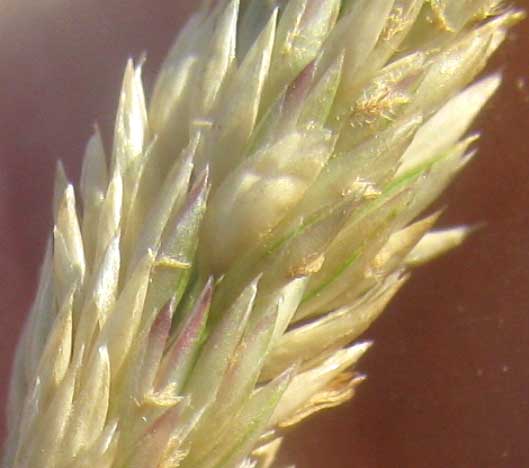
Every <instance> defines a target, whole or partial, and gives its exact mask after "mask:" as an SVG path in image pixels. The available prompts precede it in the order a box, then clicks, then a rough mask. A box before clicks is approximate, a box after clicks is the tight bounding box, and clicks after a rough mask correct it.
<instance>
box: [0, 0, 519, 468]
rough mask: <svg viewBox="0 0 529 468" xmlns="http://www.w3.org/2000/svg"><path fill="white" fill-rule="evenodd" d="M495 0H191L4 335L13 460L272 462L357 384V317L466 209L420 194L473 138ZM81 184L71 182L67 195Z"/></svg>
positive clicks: (449, 242)
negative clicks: (11, 360)
mask: <svg viewBox="0 0 529 468" xmlns="http://www.w3.org/2000/svg"><path fill="white" fill-rule="evenodd" d="M522 16H523V13H522V12H521V11H518V10H516V9H513V8H506V7H502V2H501V1H499V0H471V1H464V2H462V1H459V0H430V1H426V0H356V1H350V0H289V1H279V0H277V1H263V0H219V1H217V2H213V1H207V2H204V4H203V6H202V7H201V8H200V9H199V10H198V11H197V12H196V13H195V14H194V15H193V16H192V18H191V19H190V20H189V22H188V24H187V26H186V27H184V29H183V30H182V32H181V33H180V34H179V36H178V38H177V40H176V42H175V45H174V47H173V48H172V49H171V51H170V53H169V55H168V57H167V60H166V61H165V63H164V64H163V66H162V69H161V71H160V73H159V76H158V79H157V82H156V85H155V87H154V91H153V94H152V96H151V98H150V101H149V103H148V104H147V102H146V99H145V96H144V91H143V86H142V78H141V72H142V63H137V64H134V63H133V62H132V61H129V63H128V64H127V66H126V69H125V74H124V78H123V87H122V91H121V96H120V101H119V107H118V110H117V117H116V124H115V132H114V140H113V147H112V149H111V151H109V152H108V154H107V152H106V150H105V148H104V145H103V142H102V139H101V137H100V134H99V131H98V130H97V129H96V130H95V133H94V136H93V137H92V139H91V140H90V142H89V143H88V145H87V148H86V156H85V159H84V164H83V169H82V175H81V182H80V187H79V190H78V191H77V192H76V190H75V189H74V187H73V186H72V185H71V184H70V183H69V182H68V181H67V178H66V176H65V174H64V171H63V170H62V167H61V166H59V168H58V172H57V182H56V187H55V195H54V203H53V206H54V220H55V226H54V229H53V235H52V237H51V240H50V242H49V245H48V249H47V252H46V256H45V259H44V264H43V267H42V271H41V278H40V286H39V289H38V293H37V296H36V299H35V302H34V305H33V308H32V310H31V313H30V316H29V319H28V321H27V323H26V326H25V329H24V332H23V336H22V337H21V340H20V344H19V347H18V351H17V356H16V361H15V365H14V371H13V376H12V382H11V391H10V399H9V404H8V426H9V438H8V441H7V443H6V451H5V459H4V466H6V467H9V468H35V467H39V468H67V467H68V468H81V467H94V466H97V467H100V468H105V467H107V468H170V467H181V468H220V467H240V468H242V467H246V468H249V467H261V468H265V467H269V466H271V464H272V463H273V461H274V457H275V454H276V453H277V451H278V449H279V446H280V444H281V441H282V438H283V433H284V430H285V428H287V427H290V426H292V425H294V424H296V423H298V422H299V421H301V420H303V419H304V418H306V417H307V416H309V415H310V414H312V413H314V412H316V411H319V410H321V409H323V408H329V407H333V406H336V405H339V404H341V403H342V402H344V401H346V400H348V399H349V398H351V396H352V395H353V394H354V392H355V389H356V387H357V386H358V385H359V384H360V383H361V382H362V380H363V379H364V376H363V375H361V374H360V373H358V372H357V371H356V370H354V369H355V368H356V364H357V362H358V361H359V359H360V358H361V357H362V355H363V354H364V353H365V352H366V351H367V349H368V348H369V346H370V343H368V342H361V343H356V344H355V340H357V339H358V337H359V336H360V335H361V334H362V333H363V332H364V331H365V330H366V329H367V328H368V327H369V325H370V324H371V323H372V322H373V321H374V320H375V319H376V318H377V317H378V316H379V314H380V313H381V312H382V311H383V309H384V308H385V306H386V304H387V303H388V302H389V301H390V300H391V298H392V297H393V296H394V295H395V294H396V293H397V291H398V290H399V289H400V288H401V287H402V285H403V284H404V283H405V281H406V279H407V278H408V276H409V272H410V271H411V269H413V268H414V267H416V266H418V265H421V264H422V263H424V262H427V261H429V260H430V259H432V258H434V257H436V256H437V255H440V254H442V253H444V252H445V251H447V250H449V249H451V248H453V247H455V246H457V245H458V244H460V243H461V242H462V241H463V240H464V238H465V237H466V236H467V235H468V232H469V229H468V228H466V227H455V228H449V229H444V230H440V231H436V230H433V226H434V224H435V222H436V220H437V218H438V214H439V213H434V214H430V215H429V216H425V217H420V216H421V213H423V212H424V211H425V210H426V209H427V208H428V207H429V205H430V204H431V203H432V202H433V201H434V200H435V199H436V198H437V197H438V195H439V194H440V193H441V192H442V191H443V190H444V189H445V188H446V187H447V185H448V184H449V183H450V181H451V180H452V179H453V178H454V176H455V175H456V174H457V173H458V172H459V171H460V170H461V169H462V168H463V167H464V166H465V164H466V163H467V162H468V161H469V160H470V159H471V157H472V155H473V154H474V150H473V144H474V142H475V140H476V137H475V136H466V134H467V131H468V129H469V127H470V125H471V123H472V121H473V119H474V118H475V116H476V115H477V114H478V112H479V111H480V110H481V108H482V107H483V106H484V105H485V104H486V102H487V101H488V99H489V98H490V97H491V96H492V94H493V93H494V91H495V90H496V89H497V87H498V85H499V84H500V81H501V77H500V76H499V75H498V74H493V75H491V76H488V77H485V78H480V79H479V80H478V81H475V79H476V77H477V75H478V74H479V73H480V71H481V70H482V69H483V68H484V66H485V64H486V63H487V60H488V58H489V57H490V56H491V55H492V54H493V53H494V51H495V50H496V49H497V48H498V47H499V46H500V44H501V43H502V41H503V40H504V39H505V37H506V34H507V31H508V29H509V28H510V27H511V26H512V25H513V24H515V23H516V22H517V21H519V20H520V19H521V17H522ZM76 197H77V198H76Z"/></svg>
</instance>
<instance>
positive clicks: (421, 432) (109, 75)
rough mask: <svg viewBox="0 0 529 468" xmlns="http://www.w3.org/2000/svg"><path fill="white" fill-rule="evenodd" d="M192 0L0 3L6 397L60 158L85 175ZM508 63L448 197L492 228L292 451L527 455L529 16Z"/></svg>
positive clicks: (495, 463) (408, 458)
mask: <svg viewBox="0 0 529 468" xmlns="http://www.w3.org/2000/svg"><path fill="white" fill-rule="evenodd" d="M526 1H527V0H519V1H518V2H517V3H518V4H520V6H524V5H523V4H524V3H525V2H526ZM193 3H195V2H193V1H192V0H189V1H187V0H84V1H81V0H78V1H72V0H40V1H39V2H35V0H7V1H6V0H3V1H2V2H1V3H0V298H1V299H0V334H1V336H0V351H1V359H0V376H1V384H0V399H1V402H2V407H3V406H4V401H5V394H6V389H7V384H8V376H9V369H10V362H11V359H12V355H13V349H14V346H15V343H16V339H17V335H18V333H19V331H20V328H21V323H22V320H23V318H24V315H25V313H26V311H27V309H28V306H29V304H30V302H31V300H32V297H33V293H34V288H35V281H36V275H37V272H38V266H39V264H40V260H41V255H42V252H43V248H44V245H45V242H46V238H47V235H48V232H49V229H50V218H51V216H50V199H51V192H52V177H53V172H54V166H55V161H56V160H57V159H58V158H60V159H62V160H63V161H64V163H65V165H66V168H67V170H68V173H69V175H70V176H71V177H72V178H73V179H74V180H77V178H78V173H79V166H80V159H81V154H82V151H83V148H84V145H85V142H86V140H87V139H88V137H89V135H90V133H91V129H92V124H93V123H94V122H95V121H97V122H99V123H100V124H101V126H102V127H103V129H104V130H105V132H106V134H105V135H106V138H107V141H108V138H109V130H110V129H111V126H112V120H113V116H114V109H115V105H116V102H117V95H118V94H117V93H118V89H119V84H120V81H121V73H122V69H123V65H124V63H125V60H126V58H127V57H128V56H130V55H132V56H134V57H137V56H138V55H140V54H141V53H142V52H143V51H146V52H148V62H147V66H146V72H145V78H146V80H145V81H146V85H147V88H148V89H149V86H150V84H152V81H153V76H154V72H155V70H156V69H157V67H158V65H159V63H160V61H161V59H162V57H163V55H164V53H165V52H166V50H167V48H168V46H169V44H170V42H171V40H172V38H173V37H174V35H175V33H176V31H177V29H178V27H179V25H180V24H181V23H182V21H183V20H184V19H185V17H186V16H187V15H188V13H189V12H190V10H191V8H192V6H193ZM525 6H527V7H529V4H527V5H525ZM497 68H501V69H503V70H504V75H505V84H504V85H503V87H502V89H501V91H500V92H499V93H498V95H497V96H496V97H495V98H494V100H493V102H492V103H491V104H490V105H489V107H488V109H487V111H486V112H485V115H484V117H482V118H481V119H480V120H479V122H477V123H476V128H480V129H482V130H483V133H484V136H483V139H482V140H481V143H480V148H481V151H480V155H479V157H478V158H477V159H476V160H475V161H474V162H473V164H472V165H471V166H470V167H469V169H467V171H466V172H465V174H464V175H463V176H462V177H460V178H459V179H458V181H457V182H456V183H455V184H454V186H453V187H452V189H451V191H450V193H449V194H448V195H447V196H445V198H444V199H443V200H442V201H441V203H440V204H441V205H444V204H448V206H449V209H448V210H447V212H446V214H445V216H444V218H443V219H442V224H445V225H449V224H455V223H463V222H468V223H476V222H486V224H487V225H486V228H485V229H483V230H481V231H480V232H479V233H477V234H476V235H475V236H474V237H473V238H472V239H471V240H470V242H468V244H467V245H466V246H465V247H464V248H462V249H460V250H458V251H457V252H455V253H452V254H450V255H448V256H446V257H445V258H443V259H441V260H439V261H437V262H435V263H434V264H432V265H431V266H428V267H426V268H423V269H422V270H420V271H419V272H417V274H416V275H415V277H414V279H413V280H412V281H411V282H410V283H409V284H408V285H407V287H406V288H405V290H404V291H403V292H402V293H401V294H400V296H399V297H398V299H397V300H396V301H394V302H393V304H392V305H391V307H390V308H389V310H388V311H387V312H386V313H385V315H384V316H383V318H382V319H380V321H379V322H378V323H377V324H376V325H375V326H374V327H373V328H372V329H371V330H370V331H369V332H368V333H367V336H368V337H369V338H371V339H374V340H375V347H374V348H373V349H372V351H371V352H370V353H369V355H368V357H367V358H365V359H364V360H363V362H362V363H361V369H362V370H363V371H365V372H367V373H368V374H369V379H368V381H367V382H366V383H365V384H364V385H363V386H362V388H361V390H360V391H359V393H358V395H357V397H356V399H355V400H354V401H353V402H352V403H351V404H349V405H348V406H347V407H342V408H340V409H337V410H333V411H328V412H326V413H324V414H321V415H318V416H316V417H313V418H312V419H311V420H310V421H308V422H307V423H306V424H305V425H304V426H303V427H302V428H301V429H298V431H297V432H295V433H293V434H292V436H291V437H290V439H289V442H288V444H287V445H286V446H285V447H284V450H283V456H282V460H283V461H284V462H294V461H295V462H296V463H297V464H298V466H299V467H302V468H305V467H306V468H311V467H329V468H332V467H358V468H378V467H381V468H422V467H428V468H446V467H451V468H474V467H479V468H526V467H529V183H528V179H529V149H528V143H529V21H526V22H525V23H524V24H522V25H521V26H519V27H518V28H517V29H516V30H515V31H514V32H513V34H512V35H511V37H510V39H509V41H508V43H507V44H506V46H505V47H504V48H503V49H502V52H500V54H499V55H498V56H497V57H496V58H495V60H494V63H493V64H492V65H491V70H494V69H497ZM1 438H2V439H3V429H2V437H1ZM35 468H37V467H35Z"/></svg>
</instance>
